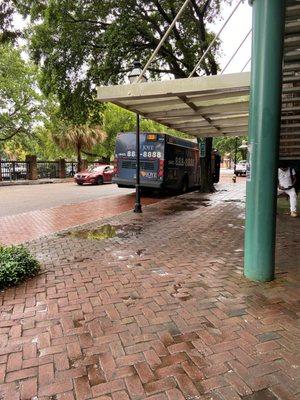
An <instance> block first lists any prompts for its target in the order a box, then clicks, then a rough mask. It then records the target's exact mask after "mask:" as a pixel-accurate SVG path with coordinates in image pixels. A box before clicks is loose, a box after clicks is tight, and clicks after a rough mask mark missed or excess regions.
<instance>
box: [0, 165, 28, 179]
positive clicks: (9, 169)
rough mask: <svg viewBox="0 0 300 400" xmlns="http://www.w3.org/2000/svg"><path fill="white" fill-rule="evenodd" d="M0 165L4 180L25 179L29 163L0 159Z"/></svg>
mask: <svg viewBox="0 0 300 400" xmlns="http://www.w3.org/2000/svg"><path fill="white" fill-rule="evenodd" d="M0 167H1V176H2V179H3V180H5V181H16V180H21V179H27V176H28V171H29V165H28V163H27V162H26V161H0Z"/></svg>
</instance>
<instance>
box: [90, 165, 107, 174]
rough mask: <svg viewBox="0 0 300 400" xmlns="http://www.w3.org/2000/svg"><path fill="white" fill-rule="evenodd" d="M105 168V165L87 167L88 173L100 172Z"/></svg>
mask: <svg viewBox="0 0 300 400" xmlns="http://www.w3.org/2000/svg"><path fill="white" fill-rule="evenodd" d="M104 168H105V165H100V166H99V165H98V166H96V167H95V165H91V166H90V167H88V171H89V172H102V171H103V170H104Z"/></svg>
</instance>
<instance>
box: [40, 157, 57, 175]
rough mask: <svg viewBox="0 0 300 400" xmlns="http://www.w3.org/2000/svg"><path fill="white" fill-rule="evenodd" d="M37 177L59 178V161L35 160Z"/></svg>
mask: <svg viewBox="0 0 300 400" xmlns="http://www.w3.org/2000/svg"><path fill="white" fill-rule="evenodd" d="M37 172H38V178H39V179H44V178H59V163H58V162H57V161H37Z"/></svg>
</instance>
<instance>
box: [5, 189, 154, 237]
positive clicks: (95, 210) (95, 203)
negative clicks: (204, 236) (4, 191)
mask: <svg viewBox="0 0 300 400" xmlns="http://www.w3.org/2000/svg"><path fill="white" fill-rule="evenodd" d="M157 201H161V199H160V198H158V197H157V198H155V197H153V198H151V197H147V198H144V199H143V203H144V204H145V205H147V204H152V203H155V202H157ZM134 202H135V197H134V195H119V196H112V197H108V198H100V199H99V200H90V201H84V202H82V203H75V204H67V205H63V206H58V207H52V208H47V209H44V210H36V211H29V212H26V213H22V214H16V215H10V216H6V217H0V226H1V230H0V245H1V244H3V245H10V244H20V243H24V242H26V241H30V240H34V239H37V238H39V237H43V236H46V235H50V234H52V233H55V232H58V231H61V230H64V229H68V228H71V227H75V226H77V225H82V224H86V223H88V222H91V221H95V220H100V219H101V218H105V217H111V216H114V215H117V214H120V213H123V212H124V211H128V210H132V209H133V208H134Z"/></svg>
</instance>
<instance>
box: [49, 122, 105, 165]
mask: <svg viewBox="0 0 300 400" xmlns="http://www.w3.org/2000/svg"><path fill="white" fill-rule="evenodd" d="M105 138H106V133H105V132H104V131H103V130H102V129H101V128H100V127H99V126H97V125H94V126H92V125H90V126H89V125H71V126H66V127H65V128H64V129H62V130H61V131H60V132H59V133H53V140H54V141H55V142H56V143H57V144H58V146H60V147H61V148H62V149H72V150H75V151H76V153H77V162H78V171H81V169H82V158H81V153H82V151H83V150H91V149H93V147H94V146H95V145H96V144H97V143H99V142H103V141H104V140H105Z"/></svg>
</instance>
